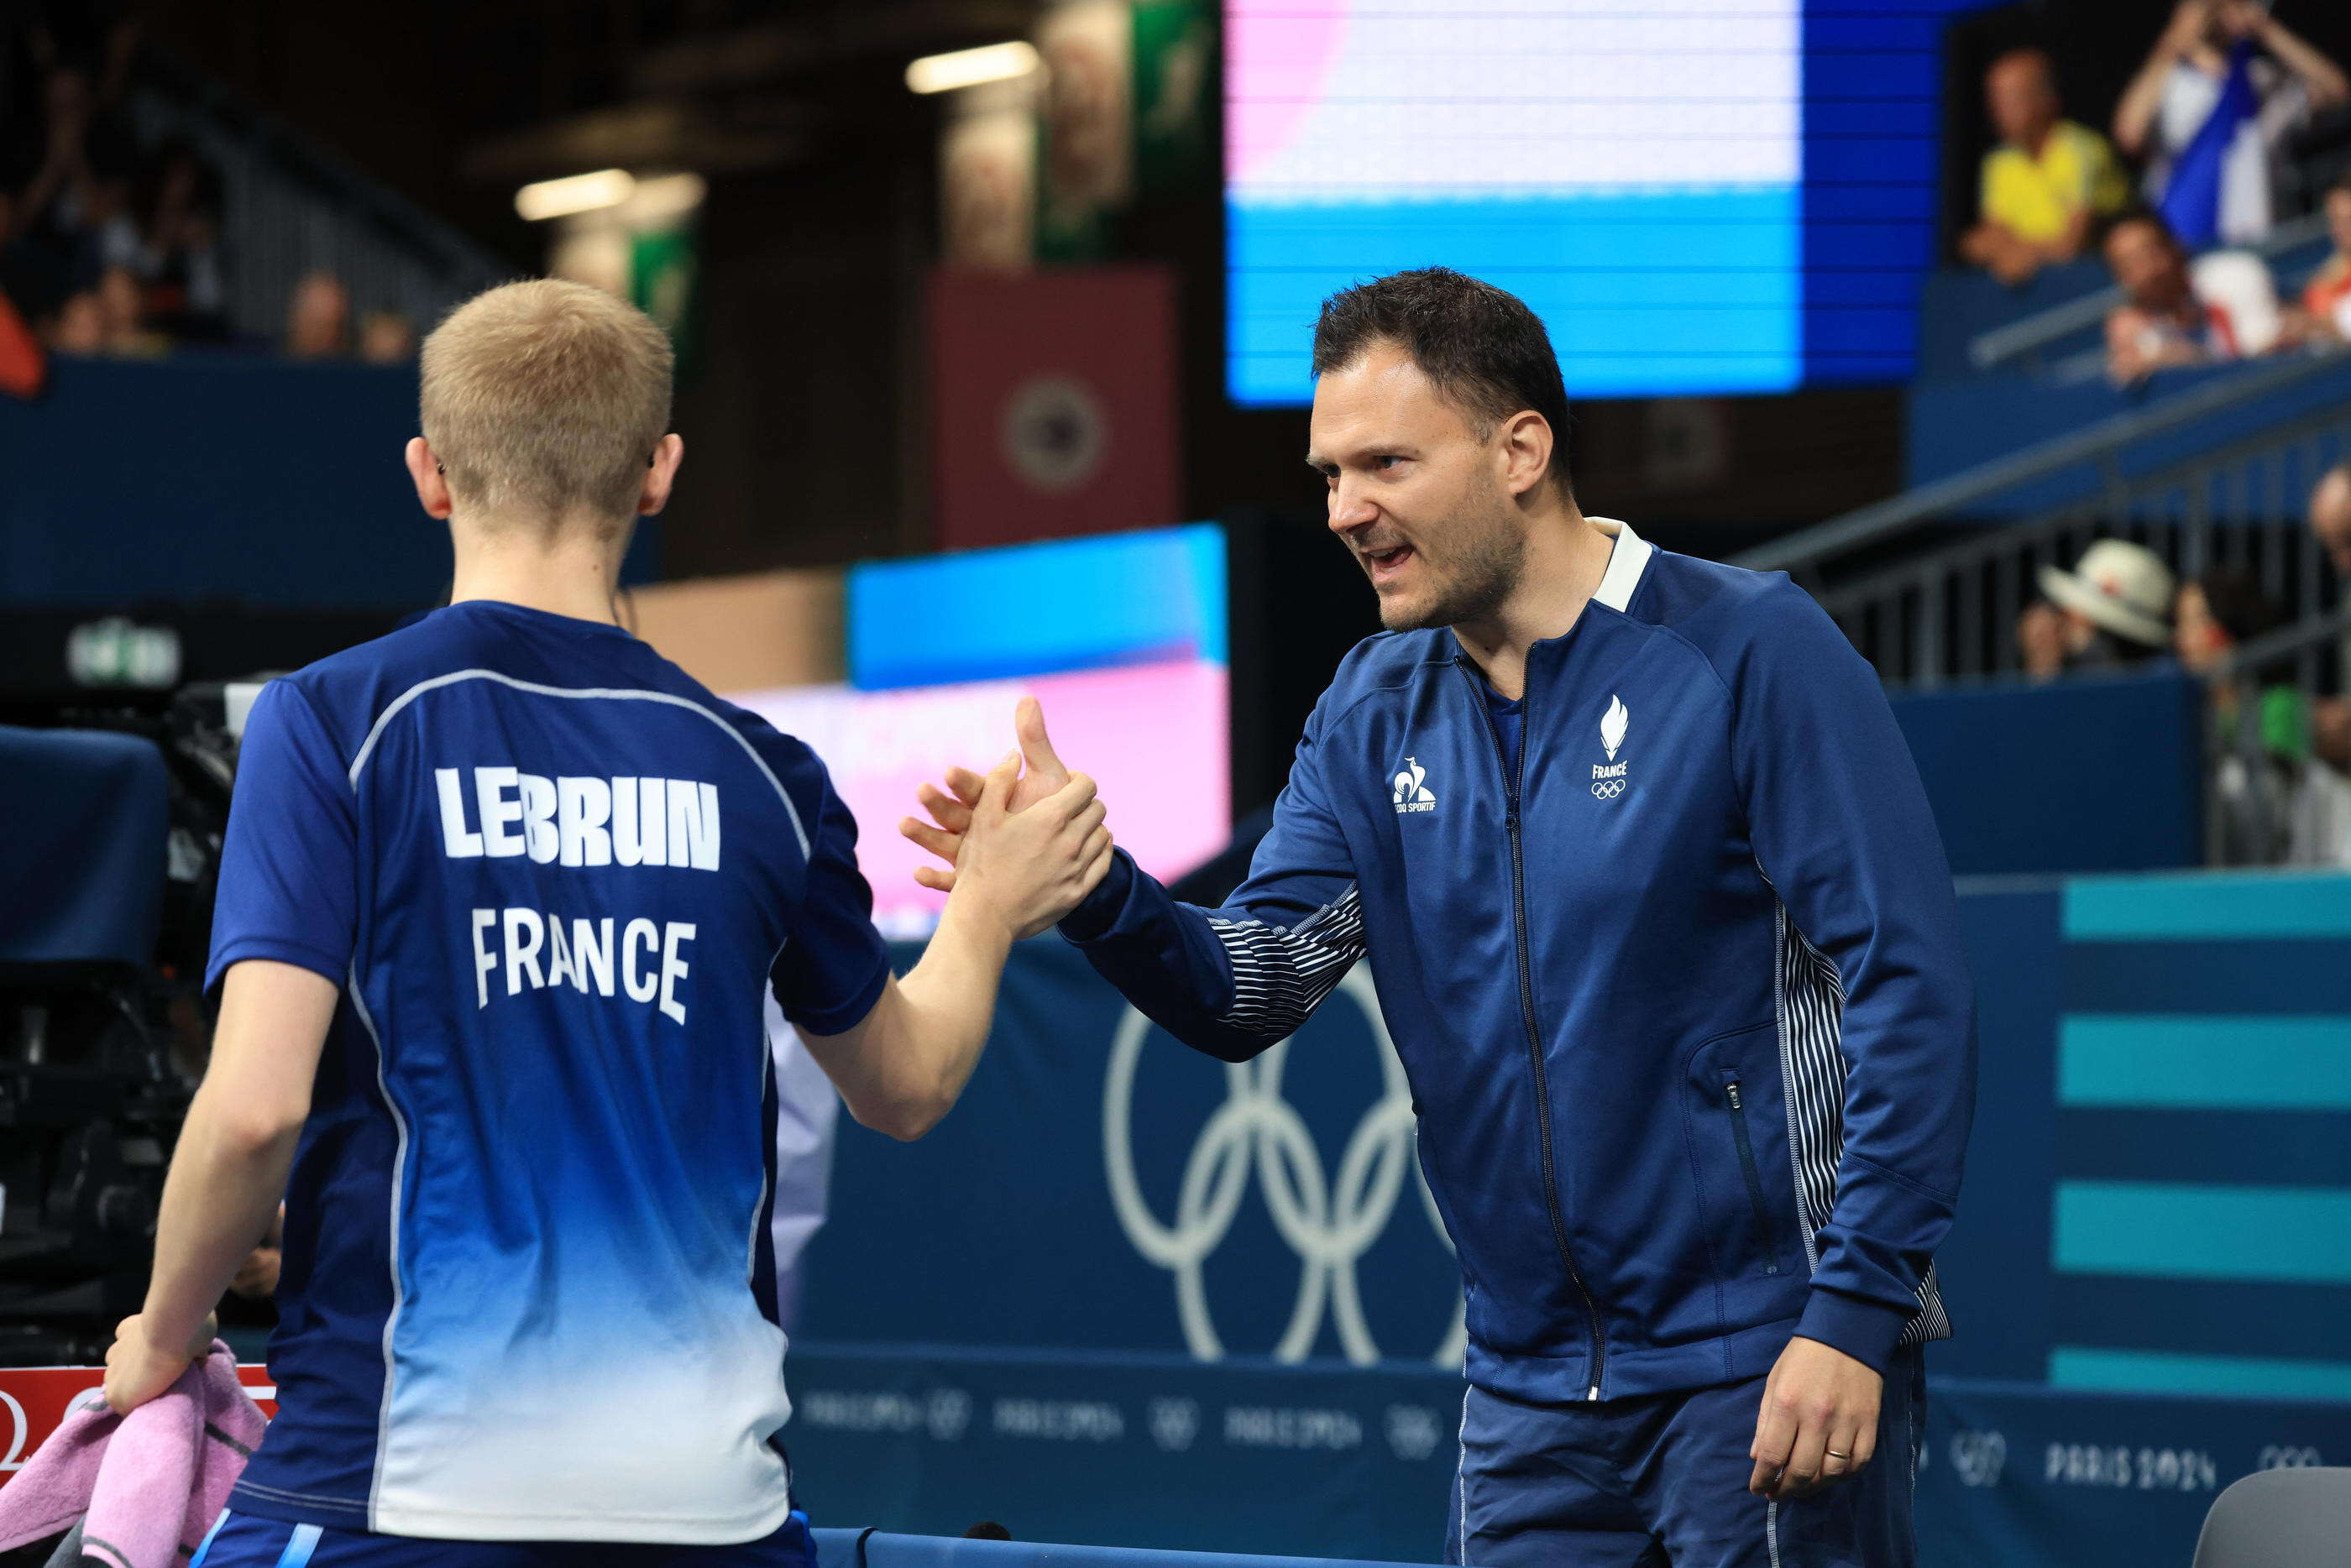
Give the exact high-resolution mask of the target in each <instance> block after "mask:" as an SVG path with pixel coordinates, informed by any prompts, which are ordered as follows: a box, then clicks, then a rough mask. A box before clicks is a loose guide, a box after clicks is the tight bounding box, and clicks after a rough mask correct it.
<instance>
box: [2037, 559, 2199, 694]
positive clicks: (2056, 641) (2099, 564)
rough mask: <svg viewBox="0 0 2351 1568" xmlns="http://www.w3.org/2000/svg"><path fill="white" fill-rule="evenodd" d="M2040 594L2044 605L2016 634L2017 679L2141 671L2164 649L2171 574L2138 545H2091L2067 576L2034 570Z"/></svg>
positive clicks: (2168, 629) (2054, 570)
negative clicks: (2022, 674)
mask: <svg viewBox="0 0 2351 1568" xmlns="http://www.w3.org/2000/svg"><path fill="white" fill-rule="evenodd" d="M2041 591H2042V592H2043V594H2046V595H2047V596H2048V597H2047V598H2046V599H2044V600H2043V601H2042V602H2040V603H2038V604H2034V605H2032V606H2029V607H2027V608H2026V609H2025V612H2024V614H2023V615H2022V617H2021V618H2019V620H2018V622H2017V628H2016V638H2017V644H2018V647H2019V649H2020V651H2021V653H2022V659H2023V665H2024V672H2025V673H2026V674H2027V675H2029V676H2031V677H2032V679H2034V680H2048V679H2050V678H2051V677H2053V676H2055V675H2059V674H2063V673H2064V672H2066V671H2068V670H2100V669H2105V670H2113V669H2120V668H2126V667H2128V666H2131V665H2136V664H2141V663H2144V662H2146V661H2147V659H2152V658H2154V657H2155V656H2156V655H2157V654H2158V653H2160V652H2162V651H2163V650H2164V649H2167V648H2168V647H2170V646H2171V602H2172V595H2173V584H2172V576H2171V568H2170V567H2168V566H2165V565H2164V564H2163V557H2161V556H2158V555H2157V554H2156V553H2155V552H2154V551H2152V550H2150V549H2148V548H2147V546H2145V545H2134V544H2132V543H2131V542H2130V541H2129V540H2127V539H2100V540H2097V541H2095V543H2093V544H2092V545H2090V547H2089V548H2088V549H2086V550H2085V551H2083V552H2082V558H2081V560H2080V561H2079V562H2077V563H2076V564H2075V566H2074V569H2073V570H2072V571H2070V572H2067V571H2062V570H2060V569H2059V568H2057V567H2055V566H2043V567H2042V568H2041Z"/></svg>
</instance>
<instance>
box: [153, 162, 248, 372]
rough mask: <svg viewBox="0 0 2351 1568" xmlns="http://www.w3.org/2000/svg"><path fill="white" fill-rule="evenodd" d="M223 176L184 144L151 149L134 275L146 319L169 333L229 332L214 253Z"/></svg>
mask: <svg viewBox="0 0 2351 1568" xmlns="http://www.w3.org/2000/svg"><path fill="white" fill-rule="evenodd" d="M221 211H222V197H221V178H220V172H219V171H217V170H215V169H214V168H213V166H212V165H211V164H209V163H207V162H205V161H204V159H203V157H201V156H200V155H199V154H198V153H197V151H196V150H195V148H194V147H193V145H192V144H191V143H189V142H187V141H184V140H181V141H173V142H171V143H169V144H167V145H166V146H164V147H163V148H162V151H159V152H158V153H157V154H156V157H155V161H154V166H153V168H152V171H151V172H150V174H149V177H148V181H147V190H146V192H145V196H144V199H143V200H142V201H141V202H140V214H141V228H142V231H143V233H142V234H141V249H140V254H139V274H140V276H141V278H142V279H143V280H144V281H145V283H146V286H147V311H148V316H149V317H150V318H151V319H152V320H153V321H154V322H155V323H156V325H157V326H158V327H161V328H162V329H163V330H165V331H167V332H170V333H171V334H172V335H173V336H174V337H187V338H217V337H225V336H226V334H227V308H228V297H227V290H226V288H225V286H224V283H223V278H222V269H221V256H220V232H221Z"/></svg>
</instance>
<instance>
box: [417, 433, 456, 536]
mask: <svg viewBox="0 0 2351 1568" xmlns="http://www.w3.org/2000/svg"><path fill="white" fill-rule="evenodd" d="M407 459H408V477H409V480H410V481H411V482H412V483H414V484H415V486H416V500H417V504H419V505H421V506H423V508H424V514H425V515H426V516H427V517H438V518H440V519H441V520H442V521H443V522H444V523H445V522H447V521H448V519H449V514H450V513H452V512H454V511H455V510H456V503H455V502H453V501H451V500H450V499H449V476H448V475H447V474H445V473H444V472H441V460H440V459H439V458H437V457H435V456H434V455H433V448H432V447H431V446H430V445H429V444H428V443H427V442H426V441H425V440H424V438H423V436H413V437H411V438H410V439H409V442H408V452H407Z"/></svg>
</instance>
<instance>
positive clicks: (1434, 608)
mask: <svg viewBox="0 0 2351 1568" xmlns="http://www.w3.org/2000/svg"><path fill="white" fill-rule="evenodd" d="M1416 548H1417V546H1416ZM1420 558H1421V564H1422V566H1424V567H1426V568H1428V569H1429V575H1430V576H1436V577H1439V578H1440V580H1439V581H1438V582H1437V585H1436V587H1435V589H1434V591H1433V592H1432V593H1431V594H1430V595H1429V597H1427V598H1426V600H1423V601H1421V602H1419V603H1416V604H1414V603H1398V602H1397V601H1396V600H1395V599H1394V598H1392V597H1388V596H1387V595H1384V594H1383V595H1382V596H1381V597H1380V624H1381V625H1382V626H1384V627H1385V628H1388V630H1390V631H1429V630H1433V629H1435V628H1438V627H1447V626H1463V625H1467V624H1469V623H1472V622H1477V621H1484V620H1490V619H1491V618H1493V617H1494V615H1495V614H1496V612H1498V611H1499V610H1500V609H1501V607H1502V605H1503V603H1504V601H1505V600H1507V599H1509V598H1510V596H1511V595H1512V594H1514V593H1516V592H1517V591H1518V587H1519V579H1520V577H1521V576H1524V575H1525V572H1526V562H1527V536H1526V531H1525V529H1523V528H1522V527H1520V525H1519V524H1518V520H1517V519H1516V518H1515V517H1513V518H1510V519H1508V520H1497V521H1495V522H1493V523H1490V524H1487V525H1485V526H1483V527H1481V528H1479V530H1477V531H1476V532H1475V533H1474V534H1472V535H1470V536H1469V537H1468V538H1465V539H1463V540H1462V541H1461V542H1460V543H1459V544H1458V545H1449V546H1448V547H1447V552H1446V559H1445V562H1444V564H1443V566H1442V568H1441V569H1440V568H1439V564H1438V563H1437V561H1436V560H1435V559H1433V558H1432V557H1430V556H1428V554H1427V553H1426V551H1423V552H1421V556H1420Z"/></svg>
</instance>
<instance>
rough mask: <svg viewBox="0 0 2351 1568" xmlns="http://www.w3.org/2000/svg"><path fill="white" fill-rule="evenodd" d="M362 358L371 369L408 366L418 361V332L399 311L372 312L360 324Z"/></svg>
mask: <svg viewBox="0 0 2351 1568" xmlns="http://www.w3.org/2000/svg"><path fill="white" fill-rule="evenodd" d="M360 358H362V359H364V360H366V361H367V362H368V363H369V364H371V365H405V364H407V363H408V362H409V361H410V360H411V359H413V358H416V328H415V327H414V326H413V325H412V324H411V323H410V321H409V319H408V317H405V316H402V314H400V312H398V311H397V310H371V311H369V312H368V313H367V317H366V318H365V319H364V320H362V321H361V322H360Z"/></svg>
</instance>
